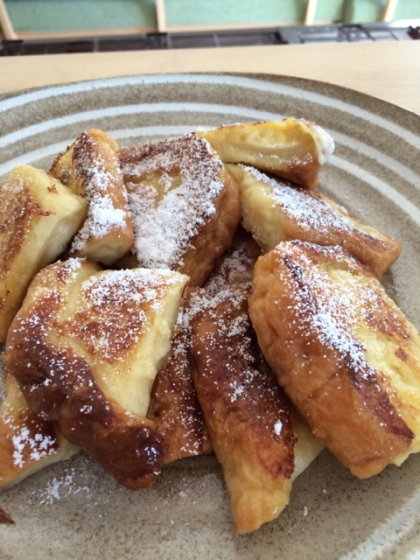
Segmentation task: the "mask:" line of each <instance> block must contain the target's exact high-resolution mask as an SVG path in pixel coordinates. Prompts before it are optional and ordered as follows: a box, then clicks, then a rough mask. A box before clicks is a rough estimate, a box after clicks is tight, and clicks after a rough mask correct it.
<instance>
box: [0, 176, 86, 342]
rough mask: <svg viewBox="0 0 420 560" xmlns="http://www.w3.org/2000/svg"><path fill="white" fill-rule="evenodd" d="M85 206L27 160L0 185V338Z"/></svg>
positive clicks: (75, 227)
mask: <svg viewBox="0 0 420 560" xmlns="http://www.w3.org/2000/svg"><path fill="white" fill-rule="evenodd" d="M86 211H87V208H86V202H85V201H84V200H83V199H82V198H81V197H80V196H76V195H75V194H73V193H72V192H71V191H70V190H69V189H68V188H67V187H65V186H63V185H62V184H61V183H60V182H59V181H57V180H56V179H54V178H52V177H50V176H48V175H47V173H45V171H42V170H40V169H35V168H33V167H29V166H27V165H19V166H17V167H15V169H14V170H13V171H12V173H11V174H10V176H9V177H8V179H7V181H6V182H5V183H4V184H3V185H0V253H1V259H0V342H4V341H5V339H6V335H7V330H8V328H9V326H10V323H11V322H12V319H13V317H14V316H15V314H16V312H17V310H18V309H19V306H20V304H21V303H22V300H23V298H24V296H25V293H26V290H27V288H28V285H29V283H30V282H31V280H32V278H33V277H34V276H35V274H36V273H37V272H38V271H39V270H40V269H41V268H42V267H44V266H46V265H47V264H50V263H51V262H53V261H54V260H55V259H56V258H57V257H58V256H59V255H60V254H61V253H62V252H63V251H64V249H65V248H66V247H67V245H68V244H69V243H70V241H71V239H72V237H73V235H74V234H75V233H76V231H77V230H78V229H79V227H80V225H81V224H82V223H83V220H84V219H85V217H86Z"/></svg>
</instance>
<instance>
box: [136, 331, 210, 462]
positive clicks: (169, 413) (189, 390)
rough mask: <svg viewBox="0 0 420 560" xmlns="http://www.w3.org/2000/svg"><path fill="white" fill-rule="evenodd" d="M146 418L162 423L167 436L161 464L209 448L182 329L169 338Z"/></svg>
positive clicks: (207, 450)
mask: <svg viewBox="0 0 420 560" xmlns="http://www.w3.org/2000/svg"><path fill="white" fill-rule="evenodd" d="M147 418H149V419H150V420H152V421H154V422H156V423H157V425H159V426H163V428H164V429H165V431H166V433H167V435H168V439H169V449H168V452H167V454H166V457H165V463H170V462H171V461H175V460H177V459H182V458H184V457H191V456H194V455H202V454H203V453H210V452H211V451H212V450H213V446H212V443H211V440H210V435H209V432H208V429H207V426H206V424H205V422H204V417H203V412H202V410H201V406H200V404H199V402H198V399H197V394H196V392H195V387H194V382H193V379H192V366H191V361H190V355H189V345H188V339H187V334H186V333H185V332H184V331H182V332H181V333H180V334H178V335H177V336H176V337H175V338H174V340H173V341H172V349H171V353H170V355H169V357H168V359H167V361H166V363H165V364H164V366H163V367H162V369H161V370H160V371H159V373H158V375H157V376H156V379H155V382H154V384H153V388H152V394H151V397H150V405H149V410H148V412H147Z"/></svg>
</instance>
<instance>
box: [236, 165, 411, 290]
mask: <svg viewBox="0 0 420 560" xmlns="http://www.w3.org/2000/svg"><path fill="white" fill-rule="evenodd" d="M227 168H228V169H229V171H230V173H231V174H232V175H233V176H234V177H235V179H236V181H237V182H238V184H239V187H240V196H241V208H242V216H243V217H242V224H243V226H244V228H245V229H246V230H248V231H250V232H251V233H252V235H253V237H254V238H255V240H256V241H257V242H258V243H259V245H260V246H261V248H262V249H263V251H264V252H268V251H271V250H272V249H274V248H275V247H276V246H277V245H278V244H279V243H280V242H281V241H291V240H294V239H299V240H301V241H309V242H311V243H317V244H318V245H341V246H342V247H345V248H346V249H347V250H348V251H349V252H350V253H351V254H352V255H353V256H354V257H356V258H357V259H358V260H359V261H360V262H361V263H363V264H365V265H367V266H369V268H370V269H371V270H372V272H373V273H374V274H375V275H376V276H377V277H378V278H379V279H380V278H381V277H382V275H383V274H384V272H385V271H386V270H387V269H388V268H389V267H390V266H391V265H392V264H393V263H394V262H395V261H396V260H397V258H398V257H399V255H400V252H401V245H400V244H399V243H398V242H397V241H394V240H393V239H392V238H390V237H389V236H387V235H385V234H383V233H381V232H379V231H377V230H376V229H375V228H373V227H370V226H367V225H365V224H363V223H362V222H360V221H359V220H357V219H356V218H355V217H354V216H352V215H351V214H350V213H349V212H348V211H347V210H346V209H345V208H343V207H342V206H339V205H338V204H336V203H335V202H333V201H332V200H330V199H329V198H327V197H326V196H324V195H322V194H320V193H318V192H312V191H306V190H303V189H299V188H296V186H294V185H292V184H291V183H288V182H286V181H282V180H278V179H274V178H272V177H268V176H267V175H266V174H265V173H261V172H260V171H258V170H257V169H255V168H253V167H249V166H244V165H228V166H227Z"/></svg>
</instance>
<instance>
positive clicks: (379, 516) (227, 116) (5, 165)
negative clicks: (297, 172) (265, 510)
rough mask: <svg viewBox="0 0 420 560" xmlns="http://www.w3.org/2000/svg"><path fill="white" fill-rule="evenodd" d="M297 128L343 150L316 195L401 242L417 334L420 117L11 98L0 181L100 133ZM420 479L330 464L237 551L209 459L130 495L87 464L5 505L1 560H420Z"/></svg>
mask: <svg viewBox="0 0 420 560" xmlns="http://www.w3.org/2000/svg"><path fill="white" fill-rule="evenodd" d="M286 115H292V116H296V117H305V118H307V119H310V120H313V121H315V122H316V123H318V124H320V125H321V126H323V127H325V128H326V129H327V130H328V131H329V132H330V133H331V134H332V135H333V137H334V138H335V140H336V152H335V154H334V156H333V157H332V158H331V160H330V162H329V163H328V164H327V165H326V167H325V169H324V170H323V172H322V179H321V185H320V189H321V191H324V192H326V193H328V194H329V195H330V196H331V197H332V198H334V199H335V200H337V201H338V202H340V203H342V204H344V205H345V206H347V207H348V208H349V209H350V210H352V211H353V212H354V213H355V214H357V215H358V216H360V217H361V218H362V219H364V220H365V221H366V222H368V223H370V224H372V225H374V226H375V227H377V228H378V229H380V230H383V231H384V232H386V233H388V234H390V235H391V236H393V237H395V238H396V239H398V240H399V241H400V242H401V243H402V245H403V252H402V255H401V258H400V259H399V261H398V262H397V263H396V265H395V266H394V267H393V268H392V271H391V272H390V273H388V274H387V275H386V278H385V280H384V282H385V284H386V287H387V289H388V291H389V293H390V295H391V296H392V297H393V298H394V299H396V301H397V303H398V304H399V305H400V306H401V307H402V309H403V310H404V311H405V312H406V314H407V315H408V317H409V318H410V319H411V320H412V321H413V322H414V323H415V324H416V326H417V327H420V297H419V278H420V251H419V249H420V137H419V132H420V117H419V116H416V115H414V114H412V113H409V112H408V111H405V110H403V109H400V108H398V107H394V106H392V105H389V104H386V103H384V102H381V101H378V100H376V99H373V98H370V97H366V96H363V95H360V94H357V93H355V92H352V91H349V90H346V89H341V88H337V87H333V86H329V85H326V84H323V83H319V82H310V81H304V80H297V79H291V78H280V77H273V76H263V75H261V76H245V75H244V76H239V75H235V76H231V75H157V76H147V77H145V76H136V77H130V78H118V79H111V80H101V81H95V82H84V83H78V84H73V85H67V86H60V87H53V88H49V89H42V90H36V91H30V92H27V93H24V94H21V95H18V96H12V97H10V96H9V97H4V96H3V97H2V98H0V134H1V137H0V180H1V179H2V178H4V177H5V176H7V174H8V173H9V172H10V170H11V169H12V168H13V166H14V165H16V164H17V163H18V162H19V163H31V164H33V165H35V166H42V167H47V168H48V167H49V165H50V163H51V162H52V160H53V158H54V156H55V155H56V154H57V153H58V152H59V151H60V150H62V149H63V148H65V147H66V146H67V145H68V144H69V143H70V142H72V141H73V139H74V138H76V136H78V135H79V133H80V132H81V131H82V130H84V129H86V128H89V127H99V128H102V129H103V130H105V131H107V132H109V133H110V134H111V135H112V136H114V137H115V138H116V139H117V140H118V142H119V143H120V144H121V145H130V144H133V143H137V142H144V141H146V140H150V139H152V138H162V137H167V136H173V135H180V134H182V133H184V132H187V131H190V130H193V129H195V128H197V127H208V126H216V125H221V124H224V123H231V122H247V121H253V120H260V119H278V118H280V117H282V116H286ZM0 258H1V257H0ZM0 390H1V388H0ZM0 398H1V397H0ZM419 471H420V456H412V457H411V458H410V459H409V460H408V461H407V462H406V463H405V464H404V465H403V466H402V467H401V468H397V467H389V468H387V469H386V470H385V471H384V472H383V473H382V474H381V475H379V476H377V477H375V478H373V479H371V480H367V481H360V480H357V479H355V478H354V477H353V476H351V475H350V473H349V472H347V470H346V469H345V468H344V467H342V466H341V465H340V464H339V463H338V462H337V461H336V460H335V459H334V458H333V457H332V456H331V455H330V454H329V453H328V452H327V451H324V452H323V453H322V454H321V455H320V456H319V457H318V459H317V460H316V461H315V462H314V463H313V464H312V465H311V466H310V468H309V469H308V470H307V471H306V472H304V473H303V475H301V477H299V478H298V480H297V481H296V483H295V484H294V487H293V490H292V498H291V503H290V504H289V506H288V507H287V509H286V511H285V512H283V514H282V515H281V516H280V518H279V519H277V520H276V521H274V522H272V523H269V524H267V525H265V526H264V527H262V528H261V529H260V530H259V531H257V532H255V533H253V534H249V535H246V536H240V537H239V536H235V534H234V531H233V523H232V519H231V516H230V510H229V502H228V497H227V494H226V491H225V488H224V485H223V479H222V476H221V471H220V469H219V467H218V465H217V462H216V460H215V459H214V457H207V458H204V459H203V458H202V459H197V460H189V461H185V462H179V463H177V464H174V465H172V466H169V467H166V468H165V469H164V472H163V474H162V476H161V477H160V479H159V481H158V482H157V483H156V484H155V486H153V487H152V488H150V489H148V490H142V491H139V492H136V493H135V492H131V491H129V490H127V489H125V488H123V487H121V486H118V485H117V483H116V482H114V480H113V479H112V477H111V476H109V475H108V474H107V473H105V472H103V471H102V470H101V468H100V467H98V466H97V465H96V464H94V463H93V462H92V461H91V460H90V459H89V458H88V457H87V456H85V455H83V454H81V455H79V456H77V457H75V458H74V459H72V460H71V461H69V462H68V463H62V464H60V465H56V466H54V467H51V468H50V469H48V470H45V471H43V472H41V473H38V474H37V475H34V476H33V477H32V478H30V479H27V480H26V481H24V482H23V483H22V484H20V485H19V486H18V487H16V488H14V489H12V490H10V491H8V492H4V493H2V494H0V505H2V506H3V507H4V508H5V509H6V510H7V511H8V512H9V513H10V514H11V515H12V517H13V518H14V520H15V521H16V525H15V526H12V527H6V526H0V558H1V559H2V560H11V559H13V560H29V559H30V560H38V559H42V560H47V559H50V558H51V559H54V560H73V559H80V560H82V559H86V558H89V559H91V560H96V559H100V560H105V559H114V558H115V559H119V560H123V559H139V558H141V559H142V560H147V559H153V560H159V559H166V558H168V559H169V558H171V559H174V560H177V559H182V560H190V559H195V558H197V559H201V558H206V559H207V560H209V559H213V558H214V559H217V560H224V559H226V560H227V559H240V560H257V559H259V560H263V559H264V560H273V559H278V558H287V559H288V560H295V559H296V560H302V559H305V560H312V559H313V560H315V559H319V560H321V559H322V560H327V559H331V560H336V559H342V560H344V559H346V560H350V559H354V560H356V559H357V560H369V559H374V558H375V559H376V558H381V559H382V558H383V559H388V558H389V559H390V558H398V560H403V559H404V560H414V559H419V558H420V553H419V552H418V551H419V550H420V529H419V527H420V526H419V521H420V477H419V474H418V473H419Z"/></svg>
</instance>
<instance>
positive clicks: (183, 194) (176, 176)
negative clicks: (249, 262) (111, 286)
mask: <svg viewBox="0 0 420 560" xmlns="http://www.w3.org/2000/svg"><path fill="white" fill-rule="evenodd" d="M120 160H121V168H122V171H123V174H124V181H125V183H126V186H127V190H128V195H129V203H130V208H131V213H132V216H133V227H134V233H135V244H134V253H135V255H136V257H137V260H138V262H139V264H140V266H146V267H158V268H170V269H172V270H178V271H180V272H182V273H184V274H187V275H188V276H190V279H191V280H190V284H191V285H193V286H198V285H201V284H202V283H203V282H204V281H205V279H206V278H207V276H208V275H209V273H210V272H211V270H212V268H213V265H214V262H215V260H216V259H217V258H218V257H219V256H221V255H222V253H223V252H224V250H225V249H226V248H227V247H228V246H229V244H230V242H231V241H232V237H233V234H234V232H235V230H236V227H237V225H238V223H239V220H240V208H239V192H238V186H237V184H236V182H235V181H234V179H233V178H232V177H231V176H230V174H229V173H227V171H226V170H225V168H224V166H223V164H222V162H221V161H220V159H219V158H218V157H217V155H216V154H215V152H214V151H213V150H212V149H211V147H210V145H209V144H208V143H207V142H206V141H204V140H201V139H199V138H198V137H197V136H196V135H195V134H188V135H186V136H183V137H181V138H175V139H171V140H164V141H161V142H152V143H150V144H147V145H145V146H139V147H135V148H124V149H122V150H120Z"/></svg>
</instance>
